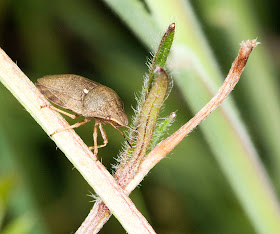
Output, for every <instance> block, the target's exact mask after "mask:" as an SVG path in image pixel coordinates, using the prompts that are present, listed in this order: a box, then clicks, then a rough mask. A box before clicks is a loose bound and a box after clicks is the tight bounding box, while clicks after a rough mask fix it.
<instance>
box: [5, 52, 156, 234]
mask: <svg viewBox="0 0 280 234" xmlns="http://www.w3.org/2000/svg"><path fill="white" fill-rule="evenodd" d="M0 81H1V82H2V83H3V84H4V85H5V86H6V87H7V88H8V89H9V90H10V91H11V93H12V94H13V95H14V96H15V97H16V98H17V99H18V100H19V102H20V103H21V104H22V105H23V106H24V107H25V109H26V110H27V111H28V112H29V113H30V114H31V115H32V116H33V118H34V119H35V120H36V121H37V122H38V124H40V125H41V127H42V128H43V129H44V130H45V131H46V133H47V134H48V135H50V134H51V133H53V132H54V131H55V130H56V129H60V128H65V127H67V126H69V124H68V123H67V122H66V121H65V120H64V119H63V117H62V116H61V115H60V114H58V113H57V112H56V111H53V110H52V109H51V108H41V107H42V106H47V105H50V104H49V102H48V101H47V100H46V99H45V98H44V97H43V96H42V94H41V93H40V92H39V91H38V89H37V88H36V87H35V86H34V84H33V83H32V82H31V81H30V80H29V79H28V77H26V76H25V74H24V73H23V72H22V71H21V70H20V69H19V68H18V66H17V65H16V64H15V63H14V62H13V61H12V60H11V59H10V58H9V57H8V56H7V55H6V53H5V52H4V51H3V50H2V49H0ZM52 139H53V140H54V142H55V143H56V145H57V146H58V147H59V148H60V149H61V150H62V151H63V152H64V153H65V155H66V157H67V158H68V159H69V160H70V161H71V162H72V163H73V165H74V166H75V167H76V169H77V170H78V171H79V172H80V173H81V174H82V176H83V177H84V178H85V179H86V181H87V182H88V183H89V185H90V186H91V187H92V188H93V189H94V190H95V192H96V193H97V194H98V195H99V196H100V197H101V198H102V200H103V201H104V202H105V203H106V205H107V206H108V207H109V208H110V210H111V211H112V213H114V215H115V216H116V218H117V219H118V220H119V221H120V223H121V224H122V226H123V227H124V228H125V229H126V231H127V232H128V233H155V232H154V230H153V228H152V227H151V226H150V225H149V223H148V222H147V220H146V219H145V218H144V217H143V216H142V214H141V213H140V212H139V211H138V210H137V209H136V207H135V205H134V204H133V203H132V201H131V200H130V199H129V198H128V196H127V195H125V193H124V191H123V190H122V189H121V188H120V186H119V185H118V184H117V183H116V181H115V180H114V178H113V177H112V175H111V174H110V173H109V172H108V171H107V170H106V169H105V167H104V166H103V165H102V164H101V163H100V162H99V161H98V160H96V158H95V157H94V155H93V154H92V152H91V151H90V150H89V148H88V147H87V146H86V145H85V144H84V142H83V141H82V140H81V138H80V137H79V136H78V135H77V134H76V133H75V132H74V130H67V131H63V132H61V133H59V134H55V135H54V136H52Z"/></svg>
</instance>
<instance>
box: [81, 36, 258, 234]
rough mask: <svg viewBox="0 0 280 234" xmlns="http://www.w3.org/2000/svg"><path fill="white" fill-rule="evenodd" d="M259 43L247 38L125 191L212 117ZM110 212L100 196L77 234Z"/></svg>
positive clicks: (95, 226) (90, 229)
mask: <svg viewBox="0 0 280 234" xmlns="http://www.w3.org/2000/svg"><path fill="white" fill-rule="evenodd" d="M258 44H259V43H258V42H257V41H256V40H251V41H249V40H248V41H245V42H242V43H241V48H240V50H239V54H238V56H237V58H236V59H235V60H234V62H233V64H232V66H231V69H230V71H229V74H228V76H227V77H226V79H225V81H224V83H223V84H222V86H221V88H220V89H219V90H218V92H217V94H216V95H215V96H214V97H213V98H212V99H211V100H210V101H209V102H208V103H207V104H206V105H205V106H204V107H203V108H202V109H201V110H200V111H199V112H198V113H197V114H196V115H195V116H194V117H193V118H192V119H190V120H189V121H188V122H187V123H186V124H185V125H183V126H182V127H181V128H180V129H179V130H177V131H176V132H175V133H173V134H172V135H171V136H170V137H168V138H166V139H165V140H163V141H162V142H160V143H159V144H158V145H157V146H156V147H155V148H154V149H153V150H152V151H151V152H150V153H149V154H148V155H147V156H146V157H145V158H144V159H143V161H142V163H141V165H140V167H139V170H138V172H137V173H136V174H135V176H134V178H133V180H132V181H129V182H128V184H127V185H126V186H125V188H124V191H125V193H126V194H130V193H131V192H132V191H133V190H134V189H135V188H136V186H138V184H139V183H140V182H141V181H142V180H143V178H144V177H145V176H146V175H147V174H148V172H149V171H150V170H151V169H152V168H153V167H154V166H155V165H156V164H157V163H158V162H159V161H160V160H161V159H163V158H164V157H165V156H166V155H167V154H168V153H170V152H171V151H172V150H173V149H174V147H175V146H177V145H178V144H179V143H180V142H181V141H182V140H183V139H184V138H185V137H186V136H187V135H188V134H189V133H190V132H191V131H192V130H193V129H194V128H195V127H196V126H197V125H198V124H199V123H201V122H202V121H203V120H204V119H205V118H206V117H207V116H209V115H210V114H211V112H213V111H214V110H215V109H216V108H217V107H218V106H219V105H220V104H221V103H222V102H223V101H224V100H225V99H226V97H227V96H228V95H229V94H230V92H231V91H232V90H233V88H234V87H235V85H236V84H237V82H238V81H239V79H240V76H241V74H242V72H243V69H244V67H245V65H246V63H247V60H248V57H249V55H250V53H251V52H252V50H253V49H254V47H256V46H257V45H258ZM110 215H111V213H110V211H109V209H108V208H107V207H106V206H105V204H104V203H103V202H102V201H101V200H100V199H98V200H97V202H96V203H95V205H94V207H93V208H92V210H91V211H90V213H89V215H88V217H87V218H86V219H85V221H84V223H83V226H81V227H80V228H79V230H78V231H77V233H97V232H98V231H99V230H100V229H101V228H102V226H103V225H104V224H105V223H106V222H107V220H108V219H109V218H110Z"/></svg>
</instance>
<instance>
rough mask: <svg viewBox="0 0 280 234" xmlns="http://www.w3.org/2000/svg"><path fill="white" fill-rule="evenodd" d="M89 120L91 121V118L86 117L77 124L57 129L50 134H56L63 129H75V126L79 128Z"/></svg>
mask: <svg viewBox="0 0 280 234" xmlns="http://www.w3.org/2000/svg"><path fill="white" fill-rule="evenodd" d="M89 121H91V119H87V118H86V119H84V120H82V121H80V122H77V123H75V124H73V125H71V126H69V127H66V128H61V129H57V130H55V131H54V133H52V134H51V135H50V136H53V135H54V134H56V133H59V132H63V131H65V130H69V129H73V128H78V127H80V126H82V125H84V124H85V123H87V122H89Z"/></svg>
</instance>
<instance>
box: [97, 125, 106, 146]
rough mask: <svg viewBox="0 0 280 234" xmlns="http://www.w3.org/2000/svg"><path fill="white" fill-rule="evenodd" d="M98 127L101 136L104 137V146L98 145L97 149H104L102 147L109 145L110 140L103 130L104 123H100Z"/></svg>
mask: <svg viewBox="0 0 280 234" xmlns="http://www.w3.org/2000/svg"><path fill="white" fill-rule="evenodd" d="M98 126H99V130H100V133H101V136H102V139H103V144H102V145H98V146H97V147H98V148H102V147H105V146H106V145H107V143H108V138H107V135H106V132H105V130H104V128H103V125H102V123H98Z"/></svg>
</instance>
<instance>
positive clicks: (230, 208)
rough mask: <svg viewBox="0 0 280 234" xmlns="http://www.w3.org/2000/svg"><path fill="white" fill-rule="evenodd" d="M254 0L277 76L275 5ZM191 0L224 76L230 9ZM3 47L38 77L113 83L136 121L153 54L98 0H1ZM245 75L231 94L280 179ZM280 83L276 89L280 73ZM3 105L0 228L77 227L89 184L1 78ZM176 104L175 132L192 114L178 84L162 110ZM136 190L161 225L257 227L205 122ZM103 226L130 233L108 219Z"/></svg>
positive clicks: (114, 140) (115, 147)
mask: <svg viewBox="0 0 280 234" xmlns="http://www.w3.org/2000/svg"><path fill="white" fill-rule="evenodd" d="M247 2H248V1H247ZM249 2H251V4H252V5H251V9H250V12H249V13H248V14H252V15H254V17H255V19H257V20H256V21H255V25H254V27H256V28H257V34H256V35H253V38H256V37H258V39H259V41H261V43H262V46H264V48H265V49H266V50H267V51H266V54H268V55H269V57H270V58H269V59H270V60H269V61H273V64H271V67H272V69H273V70H272V71H271V73H273V75H274V77H279V68H278V67H279V64H280V58H279V51H280V46H279V45H280V37H279V33H280V32H279V29H280V18H279V10H278V9H279V3H278V1H276V0H274V1H272V0H271V1H264V0H256V1H249ZM191 3H192V6H193V8H194V11H195V13H196V14H197V17H198V19H199V21H200V24H201V26H202V29H203V31H204V32H205V34H206V37H207V40H208V41H209V44H210V45H211V47H212V49H213V51H214V54H215V56H216V58H217V60H218V61H219V65H220V68H221V70H222V72H223V75H224V76H226V74H227V72H228V70H229V68H230V65H231V63H232V61H233V59H234V57H235V56H236V55H237V49H236V48H238V43H239V42H240V41H238V42H237V43H236V48H234V49H233V48H231V47H230V43H229V42H228V40H227V35H225V34H226V33H224V32H223V30H222V27H221V24H222V23H226V22H227V21H226V19H227V17H230V11H229V12H226V11H223V10H222V9H223V8H222V7H223V4H221V3H220V1H211V3H208V4H212V5H215V6H216V7H217V8H218V9H220V11H219V12H220V13H221V12H223V13H224V14H225V16H224V17H225V22H220V21H219V18H218V16H219V15H218V16H217V12H215V11H213V10H211V7H207V4H205V2H204V1H201V0H200V1H191ZM219 4H220V5H219ZM167 26H168V25H167ZM167 26H166V27H167ZM240 30H241V31H242V25H240ZM161 33H162V32H159V35H161ZM253 38H242V39H244V40H245V39H253ZM157 39H158V38H155V39H154V41H155V44H158V42H159V41H157ZM0 46H1V48H2V49H3V50H4V51H5V52H6V53H7V54H8V55H9V56H10V57H11V58H12V60H13V61H15V62H16V63H17V64H18V66H19V67H20V68H21V69H22V71H23V72H24V73H25V74H26V75H27V76H28V77H29V78H30V79H31V80H32V81H33V82H35V81H36V79H37V78H39V77H41V76H44V75H47V74H63V73H73V74H79V75H82V76H85V77H88V78H90V79H92V80H94V81H97V82H99V83H102V84H104V85H106V86H109V87H111V88H113V89H114V90H115V91H116V92H117V93H118V94H119V96H120V97H121V98H122V100H123V101H124V103H125V110H126V112H127V114H128V116H129V118H130V119H131V116H132V115H133V110H132V107H135V106H136V100H135V94H137V93H139V92H140V91H141V87H142V84H143V76H144V74H145V72H147V66H146V62H147V58H149V57H150V51H149V50H148V49H147V48H146V47H145V46H144V45H143V44H142V43H141V41H139V40H138V39H137V37H136V36H135V35H134V34H133V33H132V32H131V31H130V30H129V29H128V27H127V26H126V25H125V24H124V23H123V22H122V21H121V20H120V19H119V17H118V16H117V15H116V14H115V13H114V12H113V11H112V10H111V9H109V8H108V7H107V5H106V4H105V3H104V2H103V1H98V0H93V1H90V0H68V1H66V0H58V1H47V0H20V1H19V0H18V1H16V0H0ZM257 49H258V48H257ZM252 56H254V52H253V54H252ZM248 66H251V67H253V66H254V64H253V63H250V64H248ZM265 78H266V77H263V79H265ZM243 79H254V77H252V76H251V77H250V76H249V75H246V74H244V75H243V77H242V79H241V82H240V84H238V86H237V88H236V89H235V90H234V93H233V96H234V98H235V100H236V103H237V105H238V107H239V109H240V113H241V114H240V115H241V117H242V119H243V120H244V122H245V123H246V127H247V130H248V131H249V133H250V134H251V138H252V140H253V142H254V143H255V146H256V149H257V150H258V152H259V155H260V156H261V160H262V162H263V164H264V167H265V168H266V169H267V171H268V174H269V175H270V176H271V178H272V181H277V178H275V176H276V175H275V173H274V172H273V171H272V169H273V160H272V159H271V157H270V156H271V155H270V149H269V148H267V146H266V145H265V143H263V141H262V137H263V136H262V137H261V134H262V129H259V128H258V126H257V125H256V122H255V119H254V110H253V109H250V107H248V105H247V102H246V99H247V95H249V94H248V93H247V92H246V90H245V89H244V88H242V80H243ZM275 81H276V84H277V86H278V87H277V88H279V78H276V80H275ZM278 101H279V100H278ZM0 110H1V115H0V232H3V233H73V232H75V231H76V230H77V228H78V227H79V225H80V224H81V223H82V221H83V220H84V219H85V217H86V215H87V214H88V212H89V210H90V208H91V207H92V204H93V203H91V201H92V198H91V197H89V196H87V195H89V194H91V193H93V191H92V189H91V188H90V186H89V185H88V184H87V183H86V182H85V181H84V179H83V178H82V176H81V175H80V174H79V172H77V171H76V170H75V169H73V166H72V165H71V163H70V162H69V161H68V160H67V158H66V157H65V156H64V155H63V153H62V152H61V151H60V150H59V149H57V148H56V145H55V144H54V142H53V141H52V140H51V139H49V138H48V136H47V135H46V134H45V133H44V131H43V130H42V129H41V127H40V126H39V125H38V124H37V123H36V122H35V121H34V120H33V119H32V117H31V116H30V115H29V114H28V112H26V111H25V110H24V108H23V107H22V106H21V105H20V104H19V102H18V101H17V100H16V99H15V98H14V97H13V96H12V94H10V93H9V91H8V90H7V89H6V88H5V87H4V86H3V85H2V84H0ZM172 111H176V113H177V119H176V121H175V123H174V124H173V125H172V127H171V128H170V130H169V133H172V132H174V131H175V130H176V129H178V128H179V127H180V126H181V125H183V124H184V123H185V122H186V121H187V120H188V119H190V118H191V117H192V116H193V113H191V112H190V110H189V108H188V104H187V103H186V101H185V99H184V98H183V96H182V95H181V93H180V90H179V89H178V87H177V86H176V82H175V84H174V87H173V90H172V92H171V94H170V96H169V98H168V100H167V101H166V104H165V107H164V110H163V112H162V114H161V115H162V117H163V116H167V115H169V114H170V113H171V112H172ZM66 119H67V121H68V122H69V123H73V122H74V121H73V120H70V119H69V118H67V117H66ZM206 121H207V120H206ZM92 130H93V123H88V124H86V125H84V126H82V127H81V128H79V129H77V130H76V132H77V133H78V134H79V135H80V136H81V138H82V139H83V140H84V141H85V142H86V144H87V145H92ZM105 130H106V132H107V135H108V139H109V143H108V145H107V147H105V148H103V149H101V150H100V152H99V157H100V158H101V159H102V162H103V163H104V165H105V166H106V167H107V168H108V170H110V171H111V164H113V163H115V160H114V158H115V157H116V156H117V154H118V152H119V150H120V149H121V144H122V142H123V138H122V136H121V135H120V134H119V133H118V132H117V131H115V130H114V129H113V128H112V127H111V126H105ZM279 147H280V146H279ZM278 175H279V174H278ZM278 181H279V180H278ZM275 183H277V182H275ZM275 185H276V188H277V187H278V185H277V184H275ZM278 194H279V193H278ZM131 198H132V200H133V201H134V202H135V204H136V206H137V208H138V209H139V210H140V211H141V212H142V213H143V214H144V216H145V217H146V218H147V219H148V220H149V222H150V223H151V225H152V226H153V227H154V228H155V230H156V231H157V232H158V233H255V231H254V229H253V227H252V225H251V224H250V222H249V220H248V218H247V217H246V215H245V213H244V211H243V210H242V208H241V206H240V204H239V202H238V200H237V198H236V197H235V195H234V194H233V191H232V189H231V187H230V185H229V183H228V182H227V180H226V178H225V177H224V175H223V173H222V172H221V170H220V167H219V165H218V164H217V162H216V160H215V158H214V157H213V155H212V153H211V150H210V149H209V147H208V145H207V143H206V141H205V139H204V137H203V136H202V134H201V132H200V129H199V127H198V128H197V129H196V130H195V131H193V132H192V133H191V134H190V135H189V136H188V137H187V138H186V139H184V141H183V142H182V143H181V144H180V145H179V146H178V147H176V148H175V150H174V151H173V152H172V153H171V154H170V155H168V157H167V158H166V159H164V160H163V161H162V162H160V163H159V164H158V165H157V166H156V167H155V168H154V169H153V170H152V171H151V173H149V176H147V177H146V178H145V180H144V181H143V182H142V186H141V187H139V188H137V189H136V190H135V191H134V192H133V193H132V194H131ZM100 233H125V231H124V229H123V228H122V227H121V225H120V224H119V223H118V221H117V220H116V219H115V218H114V217H112V218H111V219H110V221H109V222H108V223H107V224H106V225H105V226H104V228H103V229H102V230H101V232H100Z"/></svg>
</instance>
